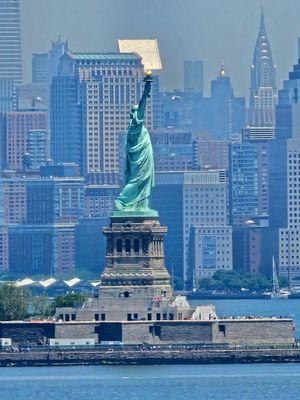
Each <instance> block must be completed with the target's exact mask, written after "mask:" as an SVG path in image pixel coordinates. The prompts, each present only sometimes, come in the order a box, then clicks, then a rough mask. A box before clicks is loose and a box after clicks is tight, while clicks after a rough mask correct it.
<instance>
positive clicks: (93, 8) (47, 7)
mask: <svg viewBox="0 0 300 400" xmlns="http://www.w3.org/2000/svg"><path fill="white" fill-rule="evenodd" d="M21 3H22V7H21V12H22V29H23V49H24V54H23V57H24V73H25V79H26V81H29V80H30V76H31V75H30V74H31V54H32V53H33V52H42V51H47V50H49V47H50V42H51V40H53V39H56V38H57V37H58V35H59V34H61V35H62V38H63V39H68V40H69V43H70V46H71V49H72V50H74V51H111V50H116V49H117V46H116V41H117V39H118V38H157V39H158V42H159V48H160V53H161V58H162V62H163V67H164V71H163V75H162V85H163V87H164V88H166V89H170V88H173V87H181V86H182V80H183V79H182V64H183V61H184V60H185V59H192V58H194V59H202V60H203V61H204V63H205V89H206V92H207V91H208V89H209V81H210V80H211V79H213V78H214V77H215V76H216V74H217V69H218V66H219V64H220V62H221V60H224V62H225V65H226V67H227V70H228V74H229V76H230V77H231V79H232V82H233V85H234V88H235V92H236V94H238V95H247V96H248V87H249V66H250V65H251V62H252V55H253V50H254V45H255V40H256V37H257V32H258V26H259V18H260V7H261V5H263V7H264V10H265V19H266V28H267V33H268V37H269V39H270V42H271V47H272V51H273V58H274V62H275V64H276V65H277V86H278V87H281V86H282V80H283V79H286V77H287V74H288V72H289V71H290V69H291V68H292V65H293V64H294V63H295V62H296V60H297V38H298V37H300V20H299V16H300V0H21Z"/></svg>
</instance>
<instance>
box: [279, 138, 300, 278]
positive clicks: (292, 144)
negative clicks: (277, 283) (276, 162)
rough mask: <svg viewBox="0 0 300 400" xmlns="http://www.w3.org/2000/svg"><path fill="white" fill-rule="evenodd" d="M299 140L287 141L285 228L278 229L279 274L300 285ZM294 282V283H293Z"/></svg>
mask: <svg viewBox="0 0 300 400" xmlns="http://www.w3.org/2000/svg"><path fill="white" fill-rule="evenodd" d="M299 187H300V139H288V140H287V221H288V224H287V228H281V229H279V272H280V274H281V275H284V276H286V277H287V278H288V279H289V280H290V282H291V284H293V283H294V284H295V283H297V282H298V284H299V283H300V190H299ZM293 281H294V282H293Z"/></svg>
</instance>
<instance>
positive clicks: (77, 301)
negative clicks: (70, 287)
mask: <svg viewBox="0 0 300 400" xmlns="http://www.w3.org/2000/svg"><path fill="white" fill-rule="evenodd" d="M84 301H85V296H84V295H83V294H82V293H67V294H63V295H61V296H57V297H55V298H54V301H53V303H52V306H51V307H52V310H53V314H54V312H55V309H56V308H60V307H80V306H82V304H83V303H84Z"/></svg>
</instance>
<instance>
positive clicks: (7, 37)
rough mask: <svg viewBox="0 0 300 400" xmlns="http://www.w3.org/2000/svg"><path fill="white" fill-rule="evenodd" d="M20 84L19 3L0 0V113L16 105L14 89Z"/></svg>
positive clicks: (13, 0)
mask: <svg viewBox="0 0 300 400" xmlns="http://www.w3.org/2000/svg"><path fill="white" fill-rule="evenodd" d="M21 83H22V48H21V21H20V1H19V0H0V111H1V112H5V111H11V110H12V109H13V107H14V106H15V105H16V102H15V101H14V100H15V89H16V86H17V85H20V84H21Z"/></svg>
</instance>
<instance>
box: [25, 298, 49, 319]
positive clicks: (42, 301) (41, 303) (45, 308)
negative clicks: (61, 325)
mask: <svg viewBox="0 0 300 400" xmlns="http://www.w3.org/2000/svg"><path fill="white" fill-rule="evenodd" d="M52 302H53V301H52V300H50V299H49V297H48V296H46V295H44V296H32V299H31V304H30V314H31V315H32V316H34V317H49V316H51V315H53V312H52Z"/></svg>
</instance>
